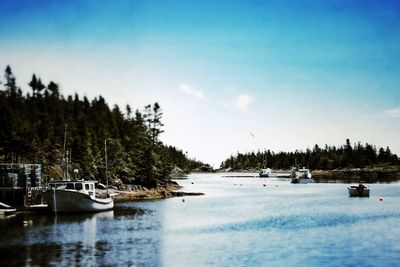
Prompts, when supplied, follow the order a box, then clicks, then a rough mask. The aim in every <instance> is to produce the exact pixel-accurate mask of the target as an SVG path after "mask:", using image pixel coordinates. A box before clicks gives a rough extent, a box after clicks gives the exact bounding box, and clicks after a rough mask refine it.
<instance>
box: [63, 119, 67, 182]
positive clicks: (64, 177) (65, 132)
mask: <svg viewBox="0 0 400 267" xmlns="http://www.w3.org/2000/svg"><path fill="white" fill-rule="evenodd" d="M67 128H68V124H65V129H64V146H63V168H64V172H63V180H66V176H68V174H67V172H68V169H66V164H67V163H66V162H65V143H66V142H67ZM67 162H68V156H67ZM67 168H68V166H67ZM66 174H67V175H66Z"/></svg>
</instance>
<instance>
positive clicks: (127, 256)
mask: <svg viewBox="0 0 400 267" xmlns="http://www.w3.org/2000/svg"><path fill="white" fill-rule="evenodd" d="M179 183H180V184H182V185H184V186H185V188H184V191H193V192H204V193H205V194H206V195H205V196H196V197H183V198H172V199H166V200H159V201H142V202H124V203H118V204H117V206H116V208H115V210H114V211H110V212H104V213H98V214H80V215H58V216H53V215H43V214H42V215H39V214H36V215H32V214H31V215H18V216H14V217H11V218H9V219H2V220H0V253H1V257H0V264H7V265H9V266H10V265H16V266H21V265H22V266H23V265H28V266H29V265H30V266H37V265H40V266H46V265H54V266H60V265H61V266H66V265H69V266H71V265H81V266H107V265H109V266H116V265H120V266H399V265H400V230H399V226H400V184H397V183H396V184H373V185H371V197H370V198H349V197H347V189H346V185H345V184H323V183H322V184H308V185H292V184H290V183H289V181H288V180H281V179H279V180H278V179H274V178H268V179H260V178H221V176H220V175H216V174H213V175H205V174H196V175H191V176H190V177H189V179H188V180H180V181H179ZM192 183H193V184H192ZM264 183H265V184H266V186H265V187H264V186H263V184H264ZM380 197H383V201H379V198H380ZM183 199H184V200H185V201H182V200H183Z"/></svg>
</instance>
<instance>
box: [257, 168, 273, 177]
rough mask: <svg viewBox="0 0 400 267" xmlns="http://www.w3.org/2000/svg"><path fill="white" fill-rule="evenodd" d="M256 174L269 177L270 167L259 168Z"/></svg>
mask: <svg viewBox="0 0 400 267" xmlns="http://www.w3.org/2000/svg"><path fill="white" fill-rule="evenodd" d="M258 174H259V175H260V177H269V176H270V174H271V169H270V168H266V169H261V170H260V172H259V173H258Z"/></svg>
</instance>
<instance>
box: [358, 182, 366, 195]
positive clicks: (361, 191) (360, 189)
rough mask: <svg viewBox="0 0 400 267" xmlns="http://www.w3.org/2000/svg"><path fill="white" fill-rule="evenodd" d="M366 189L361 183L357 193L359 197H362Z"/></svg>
mask: <svg viewBox="0 0 400 267" xmlns="http://www.w3.org/2000/svg"><path fill="white" fill-rule="evenodd" d="M364 188H365V186H364V185H363V184H362V183H361V182H359V183H358V187H357V192H358V194H359V195H362V193H363V191H364Z"/></svg>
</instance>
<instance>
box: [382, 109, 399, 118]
mask: <svg viewBox="0 0 400 267" xmlns="http://www.w3.org/2000/svg"><path fill="white" fill-rule="evenodd" d="M385 114H386V115H387V116H390V117H400V108H395V109H389V110H385Z"/></svg>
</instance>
